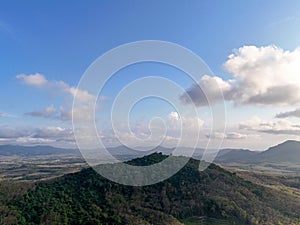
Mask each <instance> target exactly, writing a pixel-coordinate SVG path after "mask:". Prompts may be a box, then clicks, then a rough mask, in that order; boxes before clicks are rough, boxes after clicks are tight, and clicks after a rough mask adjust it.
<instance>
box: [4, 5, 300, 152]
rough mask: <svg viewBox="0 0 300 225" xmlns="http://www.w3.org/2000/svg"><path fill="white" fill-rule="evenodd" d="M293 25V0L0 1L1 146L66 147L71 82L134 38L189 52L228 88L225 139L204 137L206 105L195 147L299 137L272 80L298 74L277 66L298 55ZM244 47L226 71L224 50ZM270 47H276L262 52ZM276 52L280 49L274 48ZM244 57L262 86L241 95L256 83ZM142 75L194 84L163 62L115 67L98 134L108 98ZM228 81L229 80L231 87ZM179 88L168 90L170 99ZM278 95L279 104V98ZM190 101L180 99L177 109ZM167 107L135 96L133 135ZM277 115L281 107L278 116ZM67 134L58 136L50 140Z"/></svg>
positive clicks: (299, 21) (289, 102)
mask: <svg viewBox="0 0 300 225" xmlns="http://www.w3.org/2000/svg"><path fill="white" fill-rule="evenodd" d="M299 27H300V2H299V1H297V0H294V1H271V0H269V1H258V0H253V1H237V0H236V1H221V0H219V1H211V0H210V1H202V0H200V1H188V2H184V1H88V2H87V1H76V2H75V1H1V3H0V49H1V51H0V62H1V67H0V77H1V83H0V88H1V92H2V98H1V99H0V113H1V114H0V115H1V116H0V126H1V127H0V144H1V143H2V144H6V143H13V144H15V143H17V144H51V145H59V146H71V145H73V144H74V142H72V137H71V136H72V135H71V133H72V132H71V128H72V124H71V121H70V118H67V117H68V116H67V115H64V116H62V114H63V112H65V114H67V110H69V109H70V107H71V105H72V100H73V99H72V93H71V91H72V87H74V88H75V87H76V86H77V84H78V82H79V80H80V78H81V76H82V75H83V73H84V72H85V70H86V69H87V67H88V66H89V65H90V64H91V63H92V62H93V61H94V60H95V59H96V58H98V57H99V56H101V55H102V54H104V53H105V52H107V51H108V50H110V49H112V48H115V47H117V46H119V45H121V44H125V43H129V42H133V41H140V40H164V41H169V42H174V43H176V44H179V45H182V46H184V47H186V48H188V49H190V50H192V51H193V52H194V53H196V54H197V55H199V56H200V57H201V58H202V59H203V60H204V61H205V62H206V64H207V65H208V66H209V67H210V68H211V70H212V71H213V73H214V74H215V75H216V76H217V77H219V78H220V79H221V80H222V81H224V82H225V83H224V85H229V86H230V87H228V89H230V90H227V89H226V90H224V91H225V92H226V93H225V98H227V99H226V101H225V105H226V110H227V131H226V132H227V133H225V136H224V135H223V136H222V135H221V134H220V133H217V134H211V135H208V134H207V130H209V129H208V127H209V126H208V125H209V122H206V120H208V118H209V116H207V115H208V114H209V113H208V109H206V108H205V107H199V108H197V110H199V118H200V119H201V120H202V121H204V124H205V125H203V126H204V128H203V134H202V136H203V137H202V138H203V140H202V141H200V142H199V146H201V145H205V143H206V139H207V136H210V137H211V138H212V139H218V138H220V137H224V138H225V139H224V143H223V145H224V147H243V148H251V149H264V148H266V147H268V146H270V145H273V144H276V143H279V142H281V141H284V140H287V139H298V137H299V134H300V130H299V129H298V128H297V126H298V124H299V121H298V119H299V116H297V115H298V114H297V112H298V111H297V110H298V108H299V107H298V99H297V98H295V99H294V98H293V99H289V95H288V94H287V95H286V96H284V94H285V92H284V91H283V90H284V89H280V88H283V87H281V85H280V83H278V84H275V86H274V85H271V84H272V83H274V80H275V81H276V80H280V79H281V78H282V77H285V76H286V75H285V73H290V74H292V75H289V76H286V79H290V80H291V82H287V83H286V84H285V85H286V86H288V85H291V84H295V85H297V84H299V86H300V83H299V82H300V80H299V79H297V78H295V76H294V75H293V74H296V73H297V72H298V69H299V68H298V67H295V66H294V64H293V63H290V64H288V65H286V64H284V63H285V62H286V61H289V62H290V61H292V62H293V60H294V61H295V60H297V59H299V58H298V55H299V53H298V51H297V48H298V46H300V31H299V30H300V29H299ZM243 46H254V47H255V48H256V49H254V50H253V49H252V50H251V48H245V49H240V51H238V50H236V51H235V52H236V53H235V54H236V55H235V58H234V59H235V61H231V62H229V63H228V64H227V68H225V66H224V63H226V62H228V60H229V58H228V57H229V55H230V54H232V53H233V52H234V49H239V48H242V47H243ZM268 46H269V47H270V46H273V47H274V46H276V47H274V48H273V49H265V48H267V47H268ZM281 50H282V51H283V52H284V53H282V54H281V53H280V52H281ZM287 51H289V52H287ZM288 53H290V55H289V54H288ZM243 54H244V55H243ZM272 54H273V55H272ZM262 55H263V56H262ZM242 56H245V57H244V58H243V57H242ZM250 56H251V57H253V59H257V61H255V62H256V63H257V65H258V69H257V71H255V72H256V75H257V74H258V75H257V76H259V77H261V78H263V81H262V82H261V83H262V84H264V85H262V86H261V87H259V88H258V87H257V92H255V93H252V92H251V93H250V92H249V93H248V92H245V93H242V91H241V89H242V88H244V89H245V90H246V88H247V87H250V86H251V85H260V83H259V82H254V80H255V79H254V78H253V79H252V80H251V79H250V78H249V79H248V78H247V77H246V78H245V76H251V71H250V72H249V70H247V71H245V70H243V68H244V67H243V65H244V64H243V63H246V64H245V65H249V63H251V62H244V61H243V62H241V59H242V58H243V59H244V60H249V59H252V58H251V57H250ZM273 56H274V57H273ZM262 58H263V59H265V58H268V59H270V60H271V61H272V60H273V61H272V63H271V65H273V64H274V63H275V64H276V66H278V67H276V66H274V68H277V70H276V71H278V70H280V71H281V69H282V71H281V73H280V72H278V73H279V74H277V75H276V76H275V75H274V78H272V75H265V74H264V73H267V72H266V71H269V70H270V68H269V67H268V68H265V66H264V65H265V64H264V65H262V64H261V63H260V61H259V60H261V59H262ZM250 61H251V60H250ZM247 63H248V64H247ZM282 65H284V66H282ZM290 65H292V66H290ZM235 66H237V67H238V69H237V68H236V67H235ZM299 72H300V71H299ZM271 73H272V72H271ZM20 74H21V75H23V77H22V76H20ZM34 74H40V76H42V77H43V78H45V79H46V80H47V82H48V83H47V84H45V83H44V84H43V85H33V84H32V82H28V80H27V81H26V76H30V75H34ZM249 74H250V75H249ZM18 75H19V76H18ZM147 75H159V76H163V77H166V78H168V79H171V80H172V81H174V82H177V83H178V84H179V85H180V86H181V87H182V88H184V89H188V88H191V87H192V82H191V80H189V79H188V78H187V76H185V75H184V74H183V73H182V72H180V71H178V70H176V69H174V68H170V67H168V66H165V65H158V64H155V65H154V64H150V63H148V64H147V63H144V64H141V65H137V66H133V67H129V68H127V69H124V70H122V71H120V72H119V74H116V76H115V77H114V78H113V79H112V80H111V82H110V83H108V85H107V88H106V89H105V90H104V91H103V93H102V94H103V96H105V99H104V100H103V101H101V103H100V107H99V108H100V109H99V112H98V117H97V118H98V120H99V127H100V128H99V129H103V131H102V132H103V135H101V136H102V137H103V138H104V139H105V138H107V140H108V142H107V143H108V145H109V144H114V142H113V139H114V135H113V134H112V133H111V130H110V129H109V125H108V122H107V119H108V118H109V115H110V110H109V109H110V107H111V105H112V102H113V99H114V97H115V96H116V95H117V93H118V91H119V90H120V89H121V88H122V87H123V86H124V85H125V84H127V83H129V82H130V81H133V80H135V79H138V78H140V77H143V76H147ZM17 76H18V78H17ZM36 78H38V77H33V79H36ZM294 78H295V80H293V79H294ZM229 80H234V82H235V83H234V84H231V83H230V82H229ZM59 82H60V84H59ZM199 82H200V81H199ZM62 83H63V85H62ZM275 83H276V82H275ZM281 83H282V82H281ZM237 86H238V87H237ZM296 87H297V86H295V88H296ZM252 88H253V89H255V88H256V87H252ZM292 88H293V87H290V88H289V90H291V89H292ZM268 90H270V91H272V93H273V94H274V92H276V93H277V92H278V93H279V92H280V93H279V94H278V95H280V94H281V96H278V95H274V96H273V97H272V96H271V95H268V94H269V93H267V91H268ZM276 90H277V91H276ZM280 90H281V91H280ZM295 90H296V89H295ZM227 92H228V94H227ZM257 93H259V94H260V96H258V94H257ZM180 94H182V93H174V96H177V95H178V96H179V95H180ZM295 95H296V94H295ZM198 97H199V96H195V98H198ZM244 97H245V99H243V98H244ZM277 97H278V99H281V101H280V100H278V101H277V100H276V99H277ZM285 97H286V100H284V99H285ZM270 98H271V100H268V99H270ZM275 98H276V99H275ZM238 99H239V100H238ZM262 99H263V100H262ZM282 99H283V100H282ZM194 100H195V99H194ZM195 101H197V99H196V100H195ZM190 106H191V104H189V103H182V107H183V108H187V107H190ZM46 109H48V111H47V110H46ZM174 110H175V109H174V108H172V107H171V106H170V105H168V104H163V103H162V102H159V101H156V100H151V99H150V100H148V102H147V101H144V102H141V104H140V105H137V107H136V108H134V110H133V111H132V113H133V115H132V116H131V117H133V118H134V119H133V121H134V122H133V123H132V125H133V126H134V128H133V130H136V131H137V135H140V134H141V133H143V131H141V129H144V127H147V123H148V122H149V119H150V118H151V117H153V116H160V117H163V118H164V119H165V120H166V122H167V123H168V121H167V120H170V115H171V112H173V111H174ZM47 112H48V113H47ZM279 113H286V114H284V115H283V114H280V116H277V118H275V117H276V115H277V114H279ZM172 115H173V114H172ZM295 115H296V116H295ZM173 116H174V115H173ZM185 117H188V115H184V116H182V118H183V119H185V120H186V121H191V123H193V121H194V120H193V118H185ZM173 119H174V118H173ZM144 123H145V124H144ZM266 124H267V126H265V125H266ZM206 125H207V127H206ZM104 128H105V129H104ZM145 129H146V128H145ZM205 129H207V130H205ZM146 130H147V129H146ZM191 132H192V130H191ZM145 133H147V132H145ZM171 133H172V132H171ZM64 135H65V136H66V138H65V139H64V138H61V140H57V139H58V137H62V136H64ZM68 135H69V136H68ZM253 140H255V141H253ZM188 142H189V140H187V141H186V143H188ZM70 143H71V144H70ZM115 144H116V143H115ZM132 144H133V145H134V140H133V141H132ZM170 145H171V144H170Z"/></svg>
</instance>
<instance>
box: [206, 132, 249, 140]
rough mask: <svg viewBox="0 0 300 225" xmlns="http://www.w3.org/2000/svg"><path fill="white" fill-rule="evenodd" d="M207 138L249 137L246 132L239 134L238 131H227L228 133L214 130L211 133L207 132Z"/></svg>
mask: <svg viewBox="0 0 300 225" xmlns="http://www.w3.org/2000/svg"><path fill="white" fill-rule="evenodd" d="M206 137H207V138H212V139H230V140H232V139H245V138H247V137H249V135H247V134H241V133H238V132H228V133H222V132H214V133H212V134H207V135H206Z"/></svg>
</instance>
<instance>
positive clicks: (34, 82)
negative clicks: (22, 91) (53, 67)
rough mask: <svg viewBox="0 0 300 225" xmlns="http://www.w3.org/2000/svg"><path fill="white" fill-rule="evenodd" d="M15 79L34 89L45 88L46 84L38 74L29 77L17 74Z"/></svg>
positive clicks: (45, 80)
mask: <svg viewBox="0 0 300 225" xmlns="http://www.w3.org/2000/svg"><path fill="white" fill-rule="evenodd" d="M17 78H18V79H19V80H21V81H23V82H24V83H25V84H27V85H31V86H35V87H45V86H46V85H47V83H48V81H47V79H46V78H45V77H44V76H43V75H41V74H39V73H36V74H30V75H25V74H19V75H17Z"/></svg>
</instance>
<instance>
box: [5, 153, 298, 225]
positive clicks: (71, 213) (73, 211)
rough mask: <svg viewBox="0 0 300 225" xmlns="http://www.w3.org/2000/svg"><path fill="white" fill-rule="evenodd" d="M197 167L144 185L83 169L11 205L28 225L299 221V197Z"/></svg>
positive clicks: (147, 160)
mask: <svg viewBox="0 0 300 225" xmlns="http://www.w3.org/2000/svg"><path fill="white" fill-rule="evenodd" d="M165 157H167V156H165V155H162V154H158V153H154V154H151V155H149V156H145V157H143V158H140V159H136V160H133V161H131V162H130V163H131V164H136V165H146V164H149V163H150V164H151V163H155V162H159V161H161V160H163V159H164V158H165ZM198 165H199V161H197V160H194V159H191V160H190V161H189V163H188V164H187V165H186V166H185V167H184V168H183V169H182V170H180V171H179V172H178V173H177V174H176V175H174V176H173V177H171V178H169V179H168V180H166V181H163V182H161V183H157V184H155V185H151V186H143V187H132V186H124V185H119V184H116V183H114V182H111V181H109V180H107V179H105V178H103V177H101V176H100V175H98V174H97V173H96V172H94V170H92V169H84V170H82V171H81V172H78V173H74V174H68V175H65V176H63V177H61V178H57V179H55V180H51V181H47V182H39V183H37V184H36V187H35V188H34V190H31V191H30V192H28V193H26V194H25V195H23V196H22V197H20V198H15V199H14V200H13V201H10V202H8V203H7V204H8V207H9V208H10V209H13V210H14V212H15V214H16V215H17V217H16V218H17V219H18V223H19V224H26V225H30V224H78V225H79V224H80V225H83V224H86V225H87V224H90V225H95V224H131V225H134V224H159V225H163V224H175V225H176V224H182V223H185V224H193V221H194V222H195V221H198V222H199V223H198V224H206V223H205V221H206V220H209V219H208V218H212V219H211V220H212V221H217V222H216V224H230V225H232V224H260V225H263V224H297V223H296V221H297V220H298V221H299V215H300V201H299V198H295V197H294V196H292V195H290V194H288V193H285V192H280V191H277V190H275V189H271V188H267V187H263V186H261V185H257V184H254V183H251V182H249V181H246V180H244V179H242V178H240V177H239V176H237V175H236V174H234V173H231V172H229V171H227V170H224V169H222V168H220V167H219V166H216V165H214V164H211V165H210V166H209V167H208V168H207V169H206V170H205V171H203V172H199V171H198ZM191 221H192V222H191ZM218 221H219V222H218ZM194 224H196V223H194ZM208 224H209V223H208ZM298 224H299V223H298Z"/></svg>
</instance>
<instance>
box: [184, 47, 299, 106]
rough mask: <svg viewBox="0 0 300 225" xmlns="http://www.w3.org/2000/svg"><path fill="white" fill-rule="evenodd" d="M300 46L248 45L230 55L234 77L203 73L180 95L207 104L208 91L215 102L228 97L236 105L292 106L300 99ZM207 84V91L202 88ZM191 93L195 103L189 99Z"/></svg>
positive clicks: (230, 65) (227, 68)
mask: <svg viewBox="0 0 300 225" xmlns="http://www.w3.org/2000/svg"><path fill="white" fill-rule="evenodd" d="M299 62H300V48H296V49H295V50H294V51H284V50H283V49H281V48H278V47H276V46H265V47H256V46H244V47H241V48H239V49H237V50H235V51H234V53H233V54H231V55H229V57H228V60H227V61H226V62H225V63H224V68H225V69H226V71H227V72H229V73H230V74H232V75H233V79H231V80H223V79H222V78H220V77H212V76H207V75H205V76H203V77H202V78H201V80H200V81H198V85H193V86H192V87H190V88H189V89H187V90H186V92H185V93H183V94H182V95H181V96H180V100H181V101H182V102H183V103H184V104H190V103H194V104H195V105H196V106H204V105H207V100H206V96H205V93H206V94H207V95H210V96H211V98H212V99H213V102H211V103H215V102H218V101H221V100H223V99H222V98H220V96H218V95H216V90H217V89H219V90H221V91H222V92H223V95H224V99H225V100H228V101H232V102H233V103H234V104H237V105H239V104H250V105H265V106H291V105H295V104H299V102H300V76H299V75H300V63H299ZM199 86H200V87H203V89H204V90H206V91H204V92H203V91H201V89H200V88H199ZM187 95H189V96H190V97H191V99H192V101H193V102H190V101H189V100H188V97H187Z"/></svg>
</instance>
